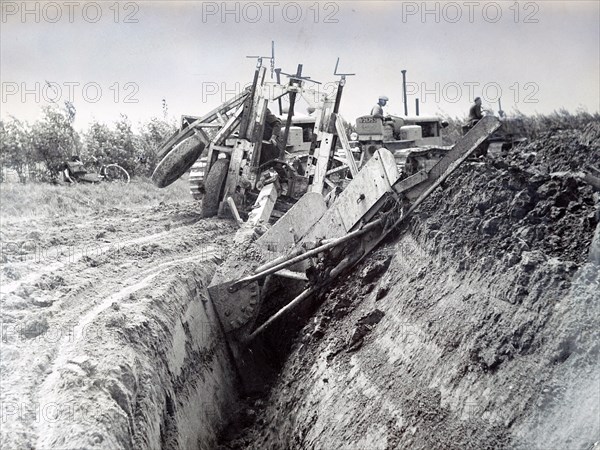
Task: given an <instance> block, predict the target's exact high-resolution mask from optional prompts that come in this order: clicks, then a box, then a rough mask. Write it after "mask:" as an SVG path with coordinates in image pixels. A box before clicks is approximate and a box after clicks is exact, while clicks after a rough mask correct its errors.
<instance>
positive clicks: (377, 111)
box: [371, 95, 389, 120]
mask: <svg viewBox="0 0 600 450" xmlns="http://www.w3.org/2000/svg"><path fill="white" fill-rule="evenodd" d="M388 100H389V99H388V98H387V97H386V96H385V95H382V96H380V97H379V101H378V102H377V104H376V105H375V106H373V109H371V115H372V116H375V117H378V118H379V119H381V120H383V107H384V106H385V105H386V103H387V102H388Z"/></svg>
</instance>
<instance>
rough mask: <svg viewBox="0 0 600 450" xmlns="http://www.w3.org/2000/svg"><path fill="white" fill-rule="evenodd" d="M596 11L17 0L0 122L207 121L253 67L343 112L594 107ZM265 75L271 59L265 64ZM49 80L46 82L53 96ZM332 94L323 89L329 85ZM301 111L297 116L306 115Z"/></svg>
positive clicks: (592, 4) (2, 72)
mask: <svg viewBox="0 0 600 450" xmlns="http://www.w3.org/2000/svg"><path fill="white" fill-rule="evenodd" d="M599 4H600V2H597V1H588V2H577V1H564V2H563V1H538V2H524V1H521V2H519V3H515V2H513V1H511V2H488V1H472V2H467V1H464V2H463V1H458V2H427V3H422V2H400V1H398V2H395V1H386V2H375V1H368V2H361V1H343V2H315V1H308V2H287V1H272V2H269V1H266V2H228V3H227V4H224V3H222V2H199V1H185V2H184V1H181V2H178V1H169V2H162V1H144V2H123V1H121V2H119V3H116V2H115V1H105V2H97V3H94V2H77V1H72V2H31V3H23V2H21V1H17V2H11V1H5V0H2V22H1V24H0V25H1V32H0V37H1V39H0V41H1V54H0V62H1V69H0V76H1V81H2V110H1V117H2V118H6V117H7V116H8V115H14V116H16V117H18V118H20V119H24V120H28V121H33V120H35V119H36V118H38V117H39V116H40V112H41V106H42V105H44V104H49V101H50V100H56V101H57V102H58V103H61V104H62V103H63V101H64V100H66V99H71V100H72V101H73V103H74V104H75V107H76V108H77V116H76V125H77V127H78V128H84V127H85V126H86V125H87V124H88V123H89V121H91V120H92V119H97V120H100V121H105V122H112V121H113V120H115V119H117V118H118V117H119V114H120V113H123V114H126V115H127V116H128V117H129V118H130V119H131V120H132V122H133V123H136V122H139V121H144V120H147V119H148V118H149V117H152V116H159V117H160V116H162V108H161V103H162V99H166V101H167V105H168V112H169V115H170V116H175V117H178V116H180V115H181V114H191V115H201V114H203V113H205V112H207V111H209V110H210V109H212V108H213V107H215V106H217V105H218V104H219V103H221V102H222V101H223V100H226V99H228V98H230V95H231V93H232V92H233V91H235V90H239V89H240V87H242V86H243V85H245V84H246V83H248V82H249V81H251V79H252V75H253V71H254V67H255V61H254V60H251V59H248V58H246V56H247V55H257V54H259V55H265V56H266V55H270V51H271V41H275V56H276V67H281V68H282V69H283V71H284V72H294V71H295V69H296V65H297V64H298V63H302V64H303V67H304V73H305V74H307V75H308V76H311V77H312V78H313V79H315V80H318V81H321V82H323V83H327V82H331V81H335V80H336V79H337V77H335V76H334V75H333V70H334V66H335V61H336V58H337V57H339V58H340V70H342V71H344V72H353V73H356V76H353V77H349V78H348V82H347V88H346V90H345V93H344V97H343V99H342V105H341V112H342V115H343V116H344V117H346V118H347V119H350V120H353V119H354V118H356V117H357V116H360V115H363V114H367V113H368V112H369V111H370V109H371V107H372V106H373V105H374V104H375V103H376V101H377V97H378V96H379V95H387V96H388V97H389V98H390V102H389V104H388V107H387V112H389V113H394V112H395V113H402V112H403V104H402V74H401V70H402V69H405V70H407V79H408V81H409V83H410V85H409V94H410V95H409V109H410V112H411V113H412V112H413V111H414V102H415V98H420V100H421V113H422V114H437V113H447V114H450V115H452V116H456V115H458V116H464V115H466V112H467V110H468V108H469V106H470V103H471V101H472V99H473V96H483V97H484V103H485V104H487V105H488V106H490V107H493V108H494V109H497V102H496V99H497V97H498V96H499V95H501V99H502V106H503V109H504V110H506V111H509V112H510V111H513V110H514V109H515V108H516V109H519V110H520V111H522V112H525V113H535V112H541V113H545V112H552V111H553V110H556V109H559V108H563V107H564V108H566V109H568V110H570V111H572V112H574V111H575V110H576V109H578V108H584V109H586V110H588V111H590V112H596V111H598V110H599V109H600V105H599V103H600V81H599V80H600V7H599ZM265 64H266V65H267V66H268V65H269V61H268V60H265ZM46 82H50V83H51V85H50V86H51V87H48V85H47V84H46ZM325 89H326V87H325ZM300 109H301V110H302V109H303V108H302V107H301V108H300Z"/></svg>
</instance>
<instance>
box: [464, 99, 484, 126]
mask: <svg viewBox="0 0 600 450" xmlns="http://www.w3.org/2000/svg"><path fill="white" fill-rule="evenodd" d="M482 118H483V114H482V113H481V97H476V98H475V103H473V105H472V106H471V109H469V119H468V121H467V124H468V126H469V127H474V126H475V124H476V123H477V122H479V121H480V120H481V119H482Z"/></svg>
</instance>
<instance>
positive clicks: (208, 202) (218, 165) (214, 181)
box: [202, 158, 229, 218]
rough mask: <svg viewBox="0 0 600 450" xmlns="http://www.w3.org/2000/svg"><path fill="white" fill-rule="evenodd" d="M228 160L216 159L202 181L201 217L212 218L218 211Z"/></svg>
mask: <svg viewBox="0 0 600 450" xmlns="http://www.w3.org/2000/svg"><path fill="white" fill-rule="evenodd" d="M228 169H229V160H228V159H226V158H222V159H217V160H216V161H215V163H214V164H213V165H212V167H211V168H210V171H209V172H208V175H207V176H206V179H205V180H204V190H205V191H206V192H205V194H204V198H203V199H202V217H205V218H206V217H213V216H215V215H216V214H217V212H218V211H219V203H220V202H221V197H222V195H223V189H224V188H225V180H226V179H227V170H228Z"/></svg>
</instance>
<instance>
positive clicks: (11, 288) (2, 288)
mask: <svg viewBox="0 0 600 450" xmlns="http://www.w3.org/2000/svg"><path fill="white" fill-rule="evenodd" d="M169 234H170V232H169V231H163V232H160V233H156V234H151V235H149V236H143V237H140V238H136V239H130V240H128V241H123V242H119V243H118V244H117V245H122V246H128V245H138V244H144V243H147V242H151V241H154V240H158V239H161V238H163V237H166V236H168V235H169ZM114 249H115V244H114V243H110V244H106V245H102V246H99V247H96V248H95V249H94V250H95V251H99V252H100V253H109V252H110V251H111V250H114ZM86 256H88V255H87V252H84V251H82V252H81V253H79V254H74V255H70V256H69V261H57V262H55V263H53V264H48V265H46V266H42V267H40V268H39V270H36V271H35V272H32V273H30V274H28V275H26V276H25V277H23V278H21V279H19V280H15V281H12V282H10V283H6V284H4V283H3V284H0V295H2V294H4V295H6V294H11V293H13V292H15V291H16V290H17V289H19V288H20V287H21V286H22V285H23V284H27V283H33V282H35V281H37V280H38V279H39V278H41V277H42V275H47V274H50V273H52V272H56V271H57V270H59V269H62V268H64V267H65V266H67V265H69V264H75V263H77V262H79V261H81V259H82V258H84V257H86Z"/></svg>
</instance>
